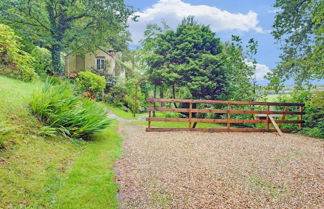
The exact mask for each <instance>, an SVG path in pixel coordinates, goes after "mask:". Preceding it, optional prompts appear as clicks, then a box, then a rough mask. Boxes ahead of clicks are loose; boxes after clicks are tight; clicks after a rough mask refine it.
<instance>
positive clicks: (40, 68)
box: [31, 46, 52, 77]
mask: <svg viewBox="0 0 324 209" xmlns="http://www.w3.org/2000/svg"><path fill="white" fill-rule="evenodd" d="M31 56H33V57H34V65H33V66H34V69H35V72H36V73H37V74H38V75H39V76H41V77H46V75H47V74H48V73H49V72H51V71H52V70H51V66H52V58H51V52H50V51H49V50H47V49H45V48H41V47H38V46H36V47H35V48H34V49H33V50H32V52H31Z"/></svg>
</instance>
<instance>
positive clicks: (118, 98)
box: [106, 83, 127, 107]
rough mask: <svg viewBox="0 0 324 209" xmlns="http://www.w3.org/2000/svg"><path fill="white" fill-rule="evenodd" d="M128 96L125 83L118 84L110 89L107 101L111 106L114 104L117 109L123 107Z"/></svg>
mask: <svg viewBox="0 0 324 209" xmlns="http://www.w3.org/2000/svg"><path fill="white" fill-rule="evenodd" d="M126 95H127V92H126V87H125V85H124V84H123V83H118V84H116V85H115V86H114V87H112V88H111V89H110V91H109V92H108V97H107V101H106V102H108V103H109V104H113V105H114V106H116V107H123V106H124V104H125V102H124V99H125V97H126Z"/></svg>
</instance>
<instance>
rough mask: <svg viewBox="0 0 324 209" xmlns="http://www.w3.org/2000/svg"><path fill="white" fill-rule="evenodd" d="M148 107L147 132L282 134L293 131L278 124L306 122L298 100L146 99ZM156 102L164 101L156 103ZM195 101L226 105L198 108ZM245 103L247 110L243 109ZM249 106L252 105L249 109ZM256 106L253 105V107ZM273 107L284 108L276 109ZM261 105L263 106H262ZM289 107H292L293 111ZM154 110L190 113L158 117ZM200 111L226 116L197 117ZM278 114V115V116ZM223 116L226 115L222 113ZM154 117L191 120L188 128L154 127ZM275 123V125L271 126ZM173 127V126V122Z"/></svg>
mask: <svg viewBox="0 0 324 209" xmlns="http://www.w3.org/2000/svg"><path fill="white" fill-rule="evenodd" d="M147 101H148V104H149V107H148V109H147V111H148V113H149V117H148V118H147V119H146V120H147V121H148V127H147V128H146V131H148V132H166V131H202V132H275V131H278V132H279V134H280V133H281V131H282V132H291V131H292V129H281V130H280V129H279V126H278V125H277V124H298V126H299V129H301V128H302V123H303V114H304V113H303V106H304V104H299V103H274V102H247V101H218V100H191V99H154V98H149V99H147ZM167 103H179V104H186V107H188V108H166V107H163V106H165V104H167ZM157 104H161V105H160V107H157ZM193 104H213V105H220V106H225V107H226V108H222V109H198V108H193ZM195 106H196V105H195ZM262 106H263V108H262V109H266V110H255V109H258V108H256V107H262ZM242 107H243V108H244V110H241V109H242ZM246 107H249V109H248V110H246ZM252 107H253V108H252ZM274 108H277V109H280V108H284V110H274ZM259 109H260V108H259ZM290 109H292V110H291V111H290ZM154 112H173V113H183V114H185V115H187V117H186V118H158V117H153V113H154ZM199 113H218V114H225V115H226V118H225V119H205V118H197V117H194V116H195V115H196V114H199ZM233 114H252V115H253V119H248V120H245V119H232V118H231V115H232V116H233ZM286 115H295V116H298V118H297V119H298V120H295V119H294V120H287V119H286ZM278 117H279V119H278ZM223 118H224V117H223ZM154 121H168V122H185V123H188V128H152V127H151V125H152V122H154ZM193 123H221V124H224V128H193V126H192V125H193ZM249 123H250V124H265V127H264V128H237V127H233V126H231V124H249ZM271 124H272V125H273V126H274V127H275V129H273V128H270V125H271ZM171 127H172V126H171Z"/></svg>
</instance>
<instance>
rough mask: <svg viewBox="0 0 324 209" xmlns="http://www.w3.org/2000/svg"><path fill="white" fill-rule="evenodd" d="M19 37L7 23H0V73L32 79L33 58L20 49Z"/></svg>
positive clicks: (33, 76)
mask: <svg viewBox="0 0 324 209" xmlns="http://www.w3.org/2000/svg"><path fill="white" fill-rule="evenodd" d="M21 47H22V45H21V43H20V38H19V37H18V36H16V35H15V33H14V31H13V30H12V29H11V28H10V27H9V26H7V25H3V24H0V74H1V75H5V76H8V77H11V78H15V79H19V80H23V81H32V80H34V79H35V78H36V73H35V72H34V70H33V68H32V66H33V58H32V56H30V55H29V54H28V53H27V52H25V51H23V50H21Z"/></svg>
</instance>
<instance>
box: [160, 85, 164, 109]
mask: <svg viewBox="0 0 324 209" xmlns="http://www.w3.org/2000/svg"><path fill="white" fill-rule="evenodd" d="M160 98H161V99H163V98H164V95H163V86H161V87H160ZM161 107H164V103H163V102H161Z"/></svg>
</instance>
